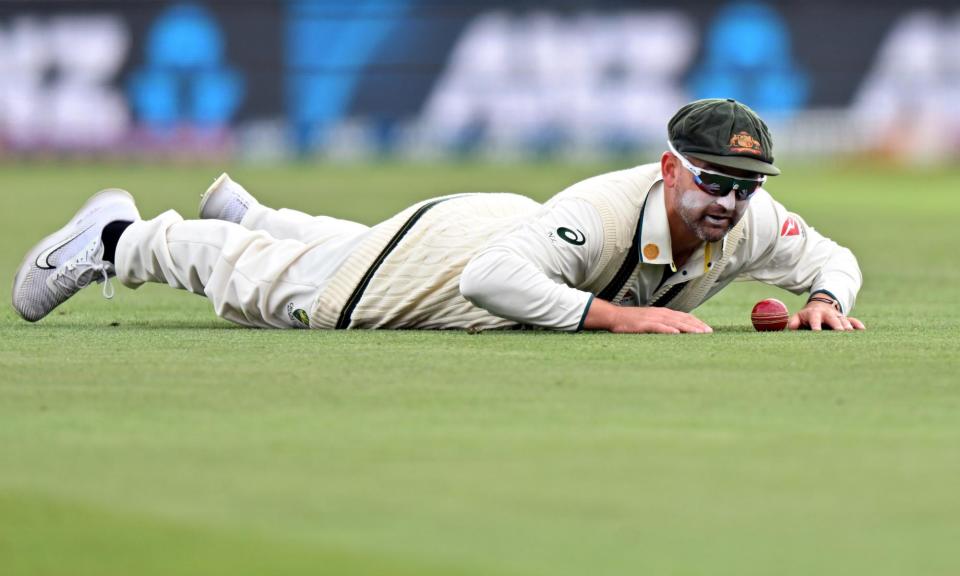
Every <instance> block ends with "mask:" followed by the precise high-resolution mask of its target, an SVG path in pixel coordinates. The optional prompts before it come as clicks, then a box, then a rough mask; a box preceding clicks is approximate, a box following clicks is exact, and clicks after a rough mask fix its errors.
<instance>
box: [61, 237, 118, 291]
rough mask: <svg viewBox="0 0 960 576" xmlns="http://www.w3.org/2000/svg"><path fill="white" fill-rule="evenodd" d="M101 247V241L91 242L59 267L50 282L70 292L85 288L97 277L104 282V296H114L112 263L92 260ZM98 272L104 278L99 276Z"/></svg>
mask: <svg viewBox="0 0 960 576" xmlns="http://www.w3.org/2000/svg"><path fill="white" fill-rule="evenodd" d="M99 248H100V243H99V242H97V241H94V242H91V243H90V244H89V245H88V246H87V247H86V248H85V249H84V250H83V251H82V252H80V253H79V254H77V255H76V256H74V257H73V258H71V259H70V260H68V261H67V262H65V263H64V264H63V265H62V266H60V267H58V268H57V270H56V272H54V273H53V276H51V277H50V282H51V283H52V284H54V285H56V286H57V287H59V288H61V289H63V290H65V291H67V292H68V293H69V292H70V291H71V290H74V289H80V288H85V287H86V286H88V285H89V284H90V282H92V281H94V280H95V279H96V280H97V281H98V282H99V281H102V282H103V291H102V294H103V297H104V298H106V299H107V300H110V299H111V298H113V295H114V289H113V284H112V283H111V282H110V272H111V264H110V263H109V262H103V261H100V262H97V263H95V262H92V261H91V259H92V258H93V256H94V255H95V254H96V253H97V250H98V249H99ZM98 273H99V274H100V275H101V277H102V280H101V278H97V274H98Z"/></svg>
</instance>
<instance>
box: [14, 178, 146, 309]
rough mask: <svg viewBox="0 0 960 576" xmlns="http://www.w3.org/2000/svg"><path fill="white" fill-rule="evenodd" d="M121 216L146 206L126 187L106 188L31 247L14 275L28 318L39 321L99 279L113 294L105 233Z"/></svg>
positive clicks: (133, 215)
mask: <svg viewBox="0 0 960 576" xmlns="http://www.w3.org/2000/svg"><path fill="white" fill-rule="evenodd" d="M116 220H127V221H131V222H132V221H136V220H140V212H138V211H137V206H136V204H135V203H134V201H133V197H132V196H130V194H129V193H128V192H126V191H125V190H120V189H118V188H111V189H108V190H102V191H100V192H98V193H97V194H95V195H94V196H93V197H91V198H90V199H89V200H87V202H86V203H85V204H84V205H83V207H81V208H80V210H79V211H78V212H77V213H76V214H74V216H73V218H72V219H71V220H70V221H69V222H67V225H66V226H64V227H63V228H61V229H59V230H57V231H56V232H54V233H53V234H51V235H49V236H47V237H46V238H44V239H43V240H41V241H40V242H39V243H38V244H37V245H36V246H34V247H33V248H31V249H30V251H29V252H27V255H26V257H25V258H24V259H23V263H21V264H20V268H19V269H18V270H17V275H16V277H15V278H14V280H13V307H14V309H16V311H17V313H18V314H20V316H21V317H22V318H23V319H24V320H28V321H30V322H36V321H37V320H39V319H41V318H43V317H44V316H46V315H47V314H49V313H50V312H51V311H52V310H53V309H54V308H56V307H57V306H59V305H60V304H63V303H64V302H65V301H66V300H67V299H69V298H70V297H71V296H73V295H74V294H76V293H77V292H79V291H80V290H81V289H82V288H84V287H86V286H87V285H89V284H90V283H91V282H93V281H94V280H95V281H97V282H106V284H104V287H103V295H104V296H105V297H106V298H112V297H113V286H112V285H111V284H110V278H111V277H112V276H114V274H115V273H114V267H113V264H111V263H110V262H107V261H105V260H103V240H102V239H101V234H102V233H103V229H104V227H105V226H106V225H107V224H109V223H111V222H114V221H116Z"/></svg>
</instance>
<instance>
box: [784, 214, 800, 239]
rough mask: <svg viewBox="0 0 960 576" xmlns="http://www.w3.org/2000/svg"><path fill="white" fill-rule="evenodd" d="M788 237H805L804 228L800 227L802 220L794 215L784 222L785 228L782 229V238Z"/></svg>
mask: <svg viewBox="0 0 960 576" xmlns="http://www.w3.org/2000/svg"><path fill="white" fill-rule="evenodd" d="M787 236H800V237H803V228H801V227H800V220H799V219H798V218H797V217H796V216H795V215H793V214H790V215H789V216H788V217H787V219H786V220H784V221H783V226H782V227H781V228H780V237H781V238H786V237H787Z"/></svg>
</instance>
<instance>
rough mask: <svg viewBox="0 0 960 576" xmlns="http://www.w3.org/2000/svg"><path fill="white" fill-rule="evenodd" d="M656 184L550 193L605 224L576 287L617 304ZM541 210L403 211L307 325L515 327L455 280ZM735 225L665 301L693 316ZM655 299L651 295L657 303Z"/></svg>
mask: <svg viewBox="0 0 960 576" xmlns="http://www.w3.org/2000/svg"><path fill="white" fill-rule="evenodd" d="M660 180H661V176H660V164H659V163H656V164H646V165H643V166H637V167H635V168H631V169H628V170H621V171H618V172H611V173H608V174H602V175H599V176H595V177H593V178H589V179H587V180H584V181H582V182H579V183H577V184H574V185H573V186H571V187H569V188H567V189H566V190H564V191H563V192H561V193H560V194H559V195H558V196H556V198H580V199H583V200H586V201H588V202H589V203H590V204H591V205H593V206H594V207H595V208H596V210H597V212H598V213H599V215H600V218H601V221H602V222H603V230H604V240H603V247H602V249H601V255H600V261H599V262H598V263H597V264H596V265H595V266H592V270H593V271H592V273H591V274H589V275H588V277H587V278H586V279H585V280H584V282H583V283H582V284H581V285H579V286H574V288H577V289H580V290H584V291H588V292H591V293H593V294H597V295H599V296H600V297H602V298H604V299H608V300H611V301H614V302H617V301H619V300H620V299H622V297H623V294H624V292H626V290H627V288H628V287H629V286H630V284H631V283H632V282H634V281H635V280H636V275H637V274H638V273H639V269H640V268H639V267H640V266H641V265H642V264H640V263H639V262H638V253H639V250H638V248H637V246H636V239H637V226H638V223H639V221H640V216H641V212H642V210H643V204H644V201H645V200H646V197H647V194H648V193H649V192H650V190H651V189H652V188H653V187H654V186H655V185H656V184H657V183H658V182H659V181H660ZM540 209H541V205H540V204H539V203H537V202H535V201H534V200H531V199H530V198H527V197H525V196H519V195H516V194H494V193H480V194H462V195H453V196H445V197H441V198H434V199H430V200H425V201H423V202H420V203H418V204H415V205H413V206H411V207H410V208H407V209H406V210H404V211H403V212H401V213H399V214H397V215H396V216H394V217H392V218H390V219H389V220H386V221H385V222H382V223H380V224H377V225H376V226H374V227H373V228H372V229H371V231H370V233H369V234H368V237H367V238H366V239H365V240H364V241H363V242H362V243H361V244H360V245H359V246H358V247H357V248H356V249H355V250H354V251H353V253H351V254H350V256H349V257H347V259H346V260H345V261H344V263H343V265H342V266H341V267H340V269H339V270H338V271H337V273H336V275H335V276H334V278H333V279H331V281H330V282H329V284H328V286H327V288H326V289H325V290H324V292H323V293H321V294H320V296H319V297H318V298H317V300H316V302H315V303H314V306H313V309H312V310H311V313H310V325H311V326H312V327H315V328H327V329H329V328H339V329H344V328H426V329H431V328H433V329H441V328H450V329H456V328H474V329H496V328H505V327H509V326H513V325H515V324H516V323H515V322H513V321H511V320H507V319H505V318H500V317H498V316H495V315H493V314H491V313H489V312H487V311H486V310H484V309H482V308H479V307H477V306H475V305H473V304H472V303H470V302H469V301H467V300H466V299H465V298H464V297H463V296H462V295H461V294H460V275H461V273H462V272H463V269H464V268H465V267H466V265H467V263H468V262H469V261H470V260H471V259H472V258H473V256H475V255H476V254H478V253H479V252H480V251H481V250H483V248H484V247H485V246H486V245H487V244H488V243H489V242H490V241H491V240H493V239H495V238H497V237H498V236H500V235H503V234H506V233H508V232H510V231H512V230H513V229H514V228H515V227H516V226H517V225H519V224H520V223H521V222H522V221H523V220H524V219H525V218H529V217H530V216H532V215H534V214H535V213H536V212H537V211H538V210H540ZM741 226H742V224H741V225H738V226H737V227H735V229H734V231H731V233H729V234H728V242H726V243H725V246H724V257H723V258H722V259H721V260H720V262H718V264H717V265H715V266H714V267H713V269H712V270H711V271H710V272H709V273H708V274H706V275H704V276H702V277H700V278H698V279H697V280H694V281H692V282H689V283H687V285H685V286H684V287H683V289H682V290H679V292H678V293H676V294H671V295H669V296H670V297H669V298H668V300H669V302H665V303H662V304H663V305H668V306H670V307H671V308H675V309H690V310H692V309H693V308H694V307H696V305H698V304H699V303H700V302H702V300H703V297H704V295H705V294H706V293H707V291H708V289H709V286H710V285H712V284H713V282H714V281H715V280H716V278H717V277H718V276H719V273H720V271H722V269H723V266H724V265H725V261H726V260H727V257H728V253H730V252H732V250H733V249H734V248H735V245H736V244H737V243H738V242H739V238H740V233H741V232H742V230H741V228H740V227H741ZM735 232H736V233H735ZM730 240H735V241H734V242H730ZM662 296H665V294H663V293H661V294H657V295H655V300H654V301H656V298H657V297H662Z"/></svg>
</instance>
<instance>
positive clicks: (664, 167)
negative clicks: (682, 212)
mask: <svg viewBox="0 0 960 576" xmlns="http://www.w3.org/2000/svg"><path fill="white" fill-rule="evenodd" d="M679 165H680V162H679V161H678V160H677V158H676V156H674V155H673V154H671V153H669V152H664V153H663V156H661V157H660V173H661V174H662V175H663V185H664V187H666V188H673V187H674V186H676V183H677V178H678V177H679V176H678V174H677V169H678V168H679Z"/></svg>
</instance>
